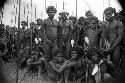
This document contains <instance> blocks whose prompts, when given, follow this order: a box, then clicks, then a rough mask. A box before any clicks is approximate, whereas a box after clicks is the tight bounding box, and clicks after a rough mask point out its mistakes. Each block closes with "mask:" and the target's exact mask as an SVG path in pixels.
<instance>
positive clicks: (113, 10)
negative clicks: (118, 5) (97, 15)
mask: <svg viewBox="0 0 125 83" xmlns="http://www.w3.org/2000/svg"><path fill="white" fill-rule="evenodd" d="M107 11H111V13H112V14H113V13H114V14H116V9H115V8H112V7H108V8H106V9H105V10H104V14H106V12H107Z"/></svg>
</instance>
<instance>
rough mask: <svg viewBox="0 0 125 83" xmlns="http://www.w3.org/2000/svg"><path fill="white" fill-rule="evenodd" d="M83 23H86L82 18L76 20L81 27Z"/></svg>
mask: <svg viewBox="0 0 125 83" xmlns="http://www.w3.org/2000/svg"><path fill="white" fill-rule="evenodd" d="M85 21H86V19H85V18H84V17H82V16H81V17H80V18H79V19H78V22H79V24H82V25H84V24H85Z"/></svg>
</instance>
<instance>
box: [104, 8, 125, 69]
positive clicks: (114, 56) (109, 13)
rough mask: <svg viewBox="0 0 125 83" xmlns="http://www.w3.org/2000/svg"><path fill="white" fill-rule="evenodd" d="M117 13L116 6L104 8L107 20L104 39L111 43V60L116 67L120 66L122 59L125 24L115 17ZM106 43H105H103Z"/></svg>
mask: <svg viewBox="0 0 125 83" xmlns="http://www.w3.org/2000/svg"><path fill="white" fill-rule="evenodd" d="M115 13H116V10H115V8H112V7H108V8H106V9H105V10H104V15H105V20H106V22H104V23H103V26H104V30H103V33H104V35H103V38H104V40H103V41H106V42H107V44H109V47H110V48H109V49H108V51H109V52H110V54H111V61H113V63H114V65H115V66H116V67H118V66H119V61H120V46H119V44H120V42H121V40H122V32H123V25H122V23H121V22H120V21H116V20H115V19H114V14H115ZM103 45H105V44H103Z"/></svg>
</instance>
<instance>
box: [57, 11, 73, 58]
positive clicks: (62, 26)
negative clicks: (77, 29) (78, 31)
mask: <svg viewBox="0 0 125 83" xmlns="http://www.w3.org/2000/svg"><path fill="white" fill-rule="evenodd" d="M59 15H61V19H62V20H61V21H60V22H59V28H58V33H59V34H58V36H59V37H60V38H61V39H62V41H63V43H64V52H65V58H67V59H68V58H69V54H70V47H71V44H70V34H71V30H72V29H73V26H72V22H71V21H69V20H68V18H67V17H68V15H69V13H68V12H65V11H63V12H61V13H59Z"/></svg>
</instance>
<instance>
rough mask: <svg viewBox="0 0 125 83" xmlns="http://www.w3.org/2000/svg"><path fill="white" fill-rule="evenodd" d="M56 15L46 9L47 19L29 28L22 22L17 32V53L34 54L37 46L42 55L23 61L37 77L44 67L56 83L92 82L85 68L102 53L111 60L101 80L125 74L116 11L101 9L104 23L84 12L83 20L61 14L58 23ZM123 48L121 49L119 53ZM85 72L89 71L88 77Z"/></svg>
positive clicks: (54, 9)
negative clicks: (18, 46)
mask: <svg viewBox="0 0 125 83" xmlns="http://www.w3.org/2000/svg"><path fill="white" fill-rule="evenodd" d="M56 12H57V10H56V8H55V7H54V6H49V7H47V9H46V13H47V14H48V18H47V19H44V20H43V21H42V20H41V19H38V20H37V25H35V23H34V22H32V23H30V28H28V29H26V25H27V23H26V22H25V21H22V23H21V25H22V28H21V30H20V32H19V41H20V51H25V50H29V49H30V51H33V50H35V49H36V48H37V47H39V49H42V51H41V50H39V52H42V54H40V55H41V56H40V57H39V58H37V59H36V56H31V58H30V59H28V60H27V59H26V62H27V65H30V66H34V65H38V69H39V74H40V73H41V70H42V69H43V67H44V69H45V70H47V71H46V72H47V76H48V78H49V79H50V80H52V81H53V82H55V83H56V82H57V81H59V82H61V83H62V82H65V83H69V82H76V81H77V82H79V83H83V82H86V81H88V83H95V82H96V80H95V76H93V75H91V73H92V71H91V70H88V69H87V68H88V67H87V65H86V64H88V65H90V64H97V63H99V60H100V59H99V58H101V57H100V56H101V55H100V53H99V52H100V51H101V52H105V56H107V55H110V59H109V60H106V61H107V62H106V67H107V70H106V72H105V73H108V74H109V75H110V76H109V75H107V74H105V75H104V78H105V79H106V78H107V76H108V81H109V79H110V81H111V79H112V80H114V79H115V78H116V79H120V76H121V75H120V76H119V74H120V73H121V72H123V73H124V72H125V71H124V64H123V63H124V59H123V58H121V55H122V56H124V54H121V53H120V52H121V48H120V47H121V41H122V40H123V32H124V27H123V23H122V21H120V19H121V18H122V16H120V17H119V18H117V19H116V18H115V17H116V10H115V8H112V7H108V8H106V9H105V10H104V16H105V20H104V21H99V20H98V18H97V17H96V16H94V15H93V13H92V12H91V11H87V12H86V18H85V17H80V18H79V19H78V20H77V18H76V17H70V18H68V16H69V13H68V12H66V11H62V12H60V13H59V21H57V20H56V19H54V16H55V14H56ZM35 40H36V41H35ZM2 41H3V40H2V38H1V42H2ZM37 41H39V45H37V44H38V43H36V42H37ZM124 49H125V48H124V47H123V46H122V50H124ZM86 56H87V57H86ZM121 62H122V63H121ZM43 63H44V66H43ZM121 65H122V67H121ZM91 67H92V66H91ZM104 68H105V67H104ZM90 69H91V68H90ZM86 70H88V71H89V73H88V75H87V74H86V72H87V71H86ZM109 77H110V78H109ZM86 78H87V80H86ZM113 78H114V79H113ZM105 81H106V83H108V82H107V80H105ZM115 82H116V80H115ZM113 83H114V82H113Z"/></svg>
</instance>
